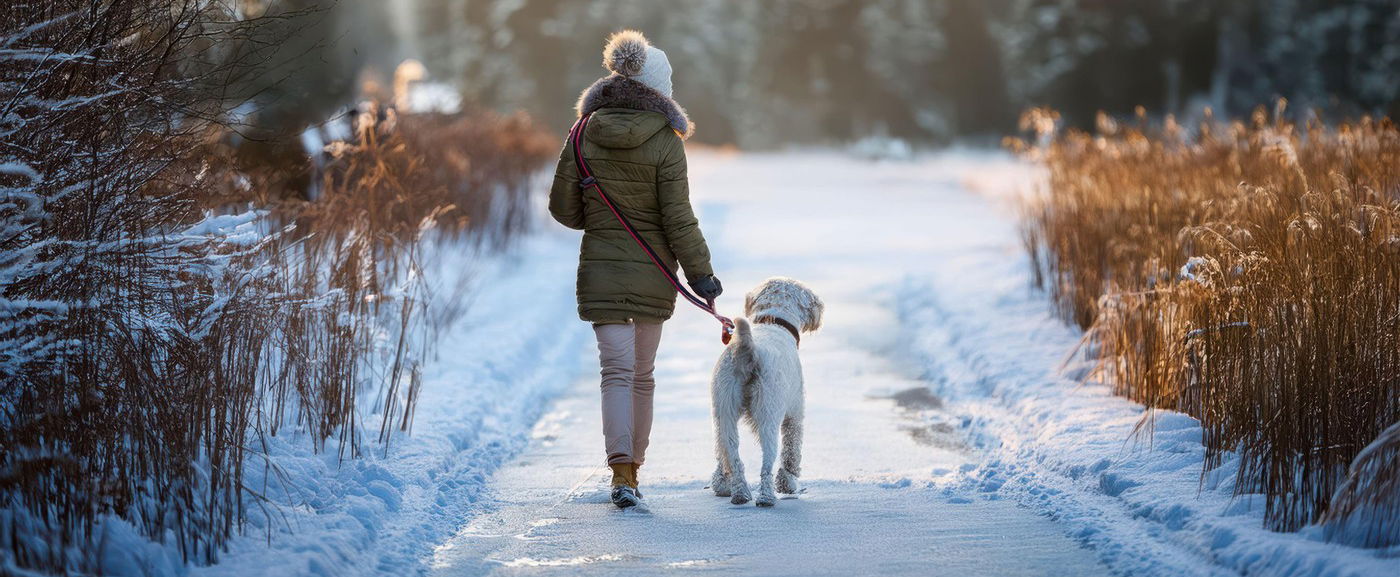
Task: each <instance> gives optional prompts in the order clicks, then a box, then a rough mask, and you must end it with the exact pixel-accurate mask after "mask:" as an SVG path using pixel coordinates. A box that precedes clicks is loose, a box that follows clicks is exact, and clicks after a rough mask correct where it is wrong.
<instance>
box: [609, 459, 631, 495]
mask: <svg viewBox="0 0 1400 577" xmlns="http://www.w3.org/2000/svg"><path fill="white" fill-rule="evenodd" d="M608 467H610V468H611V469H612V474H613V476H612V486H614V487H617V486H621V485H626V486H628V487H631V488H633V489H636V488H637V469H636V467H637V466H636V465H635V464H632V463H613V464H611V465H608Z"/></svg>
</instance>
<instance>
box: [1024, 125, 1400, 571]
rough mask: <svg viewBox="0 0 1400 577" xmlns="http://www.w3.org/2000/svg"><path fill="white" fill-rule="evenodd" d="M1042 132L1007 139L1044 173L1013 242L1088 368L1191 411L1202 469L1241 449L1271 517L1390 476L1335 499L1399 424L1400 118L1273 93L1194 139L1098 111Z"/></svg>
mask: <svg viewBox="0 0 1400 577" xmlns="http://www.w3.org/2000/svg"><path fill="white" fill-rule="evenodd" d="M1054 124H1055V117H1054V114H1053V112H1050V111H1044V110H1037V111H1032V112H1031V113H1028V115H1027V117H1026V119H1025V122H1024V123H1023V125H1024V126H1025V127H1027V128H1033V129H1036V130H1037V132H1038V137H1039V141H1038V142H1037V143H1035V144H1027V143H1024V142H1021V141H1013V142H1012V143H1011V145H1012V147H1013V148H1015V149H1017V150H1020V151H1021V152H1023V153H1025V154H1027V155H1029V156H1031V157H1032V158H1035V159H1038V160H1039V161H1041V162H1043V163H1044V165H1045V166H1046V167H1047V168H1048V169H1049V179H1048V182H1047V185H1046V186H1045V187H1044V189H1043V190H1042V191H1040V194H1038V195H1036V196H1034V197H1032V198H1031V200H1030V201H1029V202H1028V204H1027V206H1026V214H1025V225H1024V238H1025V242H1026V246H1027V249H1028V251H1029V252H1030V255H1031V257H1032V259H1033V262H1034V267H1035V272H1036V276H1037V279H1039V280H1040V282H1041V284H1042V286H1044V287H1045V288H1047V289H1048V291H1049V293H1050V295H1051V297H1052V300H1053V301H1054V303H1055V306H1056V307H1057V310H1058V311H1059V313H1060V315H1061V316H1062V317H1064V318H1065V319H1066V320H1068V321H1072V322H1075V323H1077V324H1078V325H1079V326H1081V327H1083V328H1085V329H1086V335H1085V338H1086V342H1091V343H1093V344H1094V345H1095V346H1093V347H1090V350H1092V351H1095V354H1097V355H1098V357H1099V360H1100V365H1099V371H1097V373H1096V374H1097V375H1099V376H1100V377H1102V378H1105V379H1106V380H1107V381H1108V382H1110V383H1111V384H1112V386H1113V387H1114V390H1115V391H1116V392H1117V393H1118V394H1121V395H1124V396H1127V397H1129V398H1131V399H1133V400H1135V401H1138V402H1141V403H1144V404H1145V405H1147V406H1148V407H1153V408H1166V409H1172V410H1177V411H1183V412H1185V413H1187V414H1190V415H1192V416H1194V417H1196V418H1198V419H1199V420H1200V421H1201V424H1202V426H1203V427H1204V429H1205V438H1204V442H1205V445H1206V449H1207V452H1206V455H1207V457H1206V458H1207V462H1206V468H1207V469H1213V468H1215V467H1217V466H1219V465H1220V464H1221V463H1222V460H1223V459H1225V458H1226V457H1227V456H1228V455H1232V454H1234V455H1238V456H1239V458H1240V466H1239V469H1238V474H1237V479H1236V484H1235V491H1236V493H1237V494H1247V493H1264V494H1267V495H1268V497H1269V498H1268V499H1267V500H1266V502H1267V505H1266V511H1265V517H1266V523H1267V525H1268V526H1269V527H1271V528H1273V529H1277V530H1294V529H1297V528H1299V527H1301V526H1303V525H1305V524H1308V523H1311V522H1313V521H1316V520H1317V519H1318V518H1319V517H1320V516H1321V515H1323V514H1324V513H1327V512H1329V507H1332V508H1333V509H1335V508H1336V507H1342V506H1346V507H1353V506H1355V505H1356V504H1364V503H1371V502H1380V501H1381V499H1380V498H1379V497H1376V495H1374V494H1373V493H1374V492H1376V491H1384V490H1385V489H1384V488H1385V487H1393V486H1394V483H1395V480H1396V478H1397V477H1400V470H1396V469H1395V468H1394V467H1385V468H1378V467H1374V466H1372V467H1371V468H1370V469H1368V470H1370V471H1371V472H1372V476H1370V477H1369V478H1366V479H1364V480H1362V481H1358V482H1353V483H1350V484H1349V485H1348V489H1347V491H1344V492H1342V493H1336V491H1337V489H1338V487H1339V483H1341V481H1342V480H1343V479H1345V478H1346V475H1347V470H1348V467H1349V466H1353V467H1355V466H1358V465H1359V464H1357V465H1354V461H1356V459H1357V456H1358V454H1360V453H1362V450H1363V448H1365V447H1367V446H1368V444H1371V443H1372V442H1373V441H1375V440H1376V439H1378V438H1379V437H1381V433H1382V431H1384V430H1386V428H1387V427H1391V426H1392V425H1393V424H1395V423H1396V422H1397V421H1400V130H1397V128H1396V127H1395V125H1394V124H1392V123H1391V121H1390V120H1388V119H1382V120H1374V119H1370V118H1365V119H1362V120H1361V121H1359V122H1355V123H1348V124H1341V125H1337V126H1325V125H1323V124H1322V123H1321V122H1317V121H1310V122H1308V123H1307V124H1305V125H1301V126H1300V125H1297V124H1294V123H1291V122H1288V121H1286V120H1284V119H1283V103H1282V102H1280V104H1279V106H1278V107H1277V109H1276V111H1275V112H1274V114H1273V115H1272V117H1271V115H1270V114H1269V113H1268V112H1267V111H1265V110H1263V109H1260V110H1258V111H1256V113H1255V114H1254V116H1253V118H1252V119H1251V121H1250V122H1248V123H1243V122H1234V123H1231V124H1229V125H1228V126H1221V125H1219V124H1217V123H1215V122H1214V121H1213V120H1212V119H1210V118H1209V114H1207V119H1206V121H1205V122H1203V123H1202V124H1201V125H1200V126H1199V127H1198V128H1197V129H1196V130H1195V131H1188V130H1186V129H1184V128H1183V127H1181V126H1179V125H1177V124H1176V123H1175V122H1174V121H1173V120H1172V119H1171V118H1170V117H1169V118H1168V119H1167V120H1166V121H1165V122H1164V123H1162V124H1161V125H1154V126H1149V124H1148V123H1147V122H1146V121H1145V120H1144V119H1143V117H1142V116H1141V115H1139V118H1138V120H1137V123H1136V125H1134V126H1120V125H1119V124H1118V123H1117V122H1115V121H1113V120H1112V119H1109V118H1107V117H1101V118H1100V121H1099V127H1098V130H1097V133H1095V134H1088V133H1084V132H1078V131H1070V132H1068V133H1064V134H1056V133H1054V132H1053V125H1054ZM1188 132H1190V133H1189V134H1188ZM1149 418H1150V413H1149ZM1148 423H1150V421H1149V420H1145V421H1144V424H1148ZM1149 428H1150V427H1149ZM1391 436H1392V437H1393V436H1394V435H1391ZM1397 451H1400V443H1395V442H1390V443H1387V444H1384V446H1379V447H1373V448H1372V449H1371V450H1370V451H1369V452H1368V453H1367V455H1368V462H1372V463H1379V462H1388V463H1392V464H1393V463H1395V462H1397V454H1398V453H1397ZM1334 494H1335V495H1336V497H1335V498H1334ZM1394 513H1395V511H1394V509H1393V508H1392V509H1391V510H1390V513H1388V514H1389V515H1392V516H1393V515H1394ZM1382 524H1383V523H1382V520H1381V519H1379V518H1377V519H1376V520H1374V522H1372V523H1371V526H1373V527H1380V526H1382ZM1389 526H1390V527H1394V526H1395V523H1394V519H1391V520H1390V521H1389ZM1396 537H1397V536H1396V535H1391V536H1390V537H1389V539H1390V540H1392V541H1394V540H1396ZM1366 540H1368V541H1369V542H1370V543H1372V544H1374V543H1377V542H1380V541H1384V540H1385V539H1383V538H1379V537H1378V538H1368V539H1366Z"/></svg>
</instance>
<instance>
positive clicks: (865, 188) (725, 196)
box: [430, 154, 1107, 577]
mask: <svg viewBox="0 0 1400 577" xmlns="http://www.w3.org/2000/svg"><path fill="white" fill-rule="evenodd" d="M945 159H946V157H945ZM988 162H990V163H991V165H990V166H991V168H994V169H1011V170H1015V169H1013V168H1012V167H1009V166H1008V165H1006V164H1004V162H1003V161H998V160H991V161H989V160H986V159H978V158H971V159H954V160H951V161H949V162H925V163H919V164H886V165H882V164H872V163H868V162H862V161H856V160H851V159H847V158H844V157H839V156H835V155H832V156H810V155H778V156H771V157H769V156H721V155H716V154H700V155H696V156H695V158H694V159H693V160H692V179H693V189H694V190H695V191H696V192H695V195H694V200H695V202H696V203H697V204H698V205H699V206H700V209H701V219H702V225H703V226H704V228H705V231H706V234H707V236H708V237H709V238H710V239H711V243H712V247H713V248H714V249H715V252H716V268H717V270H719V271H721V274H722V278H723V279H724V281H725V283H726V287H727V288H728V290H729V293H728V294H727V295H726V297H725V298H724V299H722V301H721V306H722V308H723V309H725V310H726V311H729V312H731V313H737V312H738V311H737V310H736V309H737V307H738V306H740V303H741V302H742V300H741V299H742V294H743V292H744V291H746V290H747V289H748V287H751V286H753V285H754V284H756V283H757V282H758V281H759V280H761V279H762V278H764V277H766V276H770V275H785V276H792V277H795V278H799V279H802V280H803V281H805V282H807V283H808V284H809V285H810V286H812V287H813V288H814V289H815V290H817V291H818V292H819V293H820V294H821V295H822V296H823V298H824V299H825V300H826V302H827V311H828V316H827V319H826V327H825V328H824V330H823V331H822V332H821V333H818V334H816V335H812V336H811V337H809V338H806V339H804V340H803V350H802V356H803V361H804V366H805V371H806V374H807V381H808V385H807V386H808V417H807V418H808V425H807V438H806V451H805V463H804V469H805V471H804V478H803V482H804V487H805V489H806V492H805V493H803V494H802V495H800V496H799V497H797V498H790V499H785V500H783V501H781V502H779V504H778V506H777V507H775V508H774V509H769V510H764V509H758V508H756V507H753V506H752V505H748V506H733V505H730V504H729V503H728V500H727V499H720V498H716V497H714V496H712V495H710V493H709V492H708V491H707V490H705V489H704V486H705V483H706V481H707V480H708V477H709V473H710V471H711V470H712V468H713V461H712V457H711V455H712V448H711V447H712V443H713V441H712V437H711V432H710V430H711V429H710V421H709V408H708V389H707V379H708V374H709V371H710V368H711V366H712V364H713V362H714V359H715V357H716V355H717V353H718V352H719V349H720V345H719V343H718V338H717V332H718V331H717V328H716V327H715V326H713V321H711V320H709V319H707V318H705V317H704V316H703V315H700V314H697V313H696V312H695V311H690V310H685V311H681V312H680V313H679V314H678V315H677V318H676V319H674V320H673V321H672V322H670V323H668V324H667V325H666V334H665V336H664V339H663V342H662V348H661V358H660V360H659V366H658V371H657V382H658V388H657V414H656V425H655V431H654V433H653V438H652V448H651V450H650V452H649V459H648V464H647V466H646V467H645V468H644V469H643V471H642V482H643V491H644V493H645V495H646V500H647V502H648V503H649V505H650V508H651V511H652V512H651V514H649V515H647V514H639V513H636V512H631V511H628V512H622V511H618V510H616V509H615V508H613V507H612V506H611V505H609V504H607V496H606V486H605V485H606V481H607V475H606V474H605V473H606V471H605V467H603V466H602V465H601V462H602V454H601V448H600V445H601V433H600V431H601V427H600V425H599V423H598V421H599V415H598V412H599V411H598V408H597V400H596V398H597V384H596V374H595V373H594V371H596V368H595V364H594V363H595V361H594V358H593V355H594V350H593V348H592V346H591V343H589V344H588V345H586V346H584V347H581V348H580V349H579V351H578V357H577V359H576V362H577V363H578V371H579V373H578V374H580V375H582V376H581V377H580V378H579V379H578V380H577V382H576V383H575V384H574V385H573V386H572V387H571V388H570V389H569V391H568V392H567V393H566V394H565V395H563V396H562V397H561V398H560V399H558V400H557V401H556V403H555V404H554V405H553V406H552V408H550V409H549V412H548V413H547V414H546V415H545V416H544V417H543V418H542V419H541V421H540V423H539V424H538V425H537V426H536V427H535V431H534V434H533V439H532V441H531V443H530V446H529V448H528V449H527V450H526V451H525V452H524V454H522V455H521V456H520V457H518V458H517V459H516V460H514V461H513V462H511V463H508V464H506V465H505V466H504V467H503V468H502V469H501V470H500V471H499V472H498V473H497V474H496V475H495V477H494V479H493V481H492V484H491V486H490V487H489V488H488V489H487V491H486V493H485V495H486V500H485V503H486V504H485V505H484V506H483V509H482V510H481V511H480V513H479V514H478V515H477V516H476V517H475V518H473V519H472V520H471V522H470V523H469V524H468V525H467V526H466V527H465V528H463V529H462V530H461V531H459V532H458V533H457V534H456V535H455V536H453V537H451V538H450V539H448V540H446V541H445V542H443V543H442V544H440V545H439V546H438V547H437V549H436V552H435V554H434V555H433V558H432V560H431V561H430V563H431V569H430V573H431V574H433V575H437V576H441V577H456V576H468V575H484V574H495V575H514V574H571V575H572V574H608V575H613V574H627V575H656V574H660V573H662V572H672V571H685V572H690V571H698V572H722V573H725V574H754V575H853V574H887V575H1096V574H1106V573H1107V569H1106V568H1105V567H1104V566H1102V565H1101V564H1100V562H1099V561H1098V559H1097V557H1096V556H1095V555H1094V554H1093V552H1091V551H1089V550H1086V549H1083V548H1081V546H1080V545H1079V542H1078V541H1076V540H1075V539H1071V538H1070V537H1068V536H1066V534H1065V529H1064V528H1063V527H1062V526H1061V525H1059V524H1057V523H1056V522H1054V521H1052V520H1050V519H1049V518H1047V517H1045V516H1042V515H1041V514H1039V513H1038V512H1036V511H1034V510H1032V509H1029V508H1024V507H1021V506H1019V505H1017V504H1016V503H1015V502H1013V501H1011V500H1002V499H998V498H995V497H993V498H988V496H987V495H982V494H979V492H981V491H982V490H981V488H979V487H965V488H950V487H949V486H948V484H945V483H937V482H936V481H937V480H938V479H946V478H953V477H957V475H956V474H954V473H956V472H958V471H972V470H976V469H978V468H979V466H980V461H981V460H982V459H984V458H985V454H986V451H982V450H975V449H973V448H970V447H968V446H966V445H965V444H964V441H963V439H964V438H965V435H964V431H963V430H962V427H961V426H959V423H958V422H957V420H958V419H959V418H961V417H957V416H954V415H953V414H950V413H947V412H944V410H943V405H944V401H943V400H941V399H939V398H937V397H935V396H933V395H932V394H931V393H930V392H929V389H928V388H926V387H925V385H924V383H923V382H922V381H921V380H919V379H918V378H917V377H920V376H923V374H922V373H918V372H914V371H913V370H911V367H912V366H913V365H912V364H904V363H901V362H900V361H899V360H898V359H899V358H900V356H901V352H902V351H904V350H905V347H903V345H902V344H901V343H899V342H898V336H899V335H900V334H901V330H902V328H901V327H902V322H901V319H900V318H897V317H896V315H895V311H896V310H898V307H897V303H896V298H897V297H899V296H900V290H901V287H902V286H904V285H905V284H906V282H905V281H906V279H907V277H908V276H909V274H910V273H911V271H922V270H927V269H931V268H938V267H939V263H946V262H948V261H949V260H950V259H951V258H952V257H953V256H954V255H958V254H966V253H968V252H969V251H971V252H977V251H1011V250H1014V242H1012V241H1014V236H1012V237H1010V238H1008V234H1009V233H1010V232H1011V229H1010V228H1009V225H1007V224H1006V222H1008V221H1009V217H1008V215H1006V214H1003V213H999V212H998V211H997V209H995V208H994V207H993V205H994V203H993V202H989V200H988V199H987V198H986V197H984V196H980V195H978V194H975V193H973V192H970V191H969V190H967V187H966V184H967V183H965V182H963V181H962V180H961V178H962V177H961V175H962V174H964V173H965V172H964V171H967V170H969V169H976V168H978V167H977V166H975V165H976V164H977V163H988ZM969 163H971V164H972V166H970V165H969ZM814 166H816V167H821V169H820V170H816V171H814V170H813V167H814ZM983 168H984V170H985V168H986V167H983ZM993 173H994V174H995V172H993ZM992 256H994V257H995V258H998V259H1003V260H1012V259H1014V256H1015V255H1014V254H1007V255H1004V256H1003V255H992ZM559 280H560V281H561V282H567V281H569V280H571V278H565V279H559ZM920 370H922V369H920ZM979 445H985V443H979ZM744 450H745V458H746V460H747V461H748V462H750V463H753V462H755V460H756V447H755V443H754V442H753V441H752V438H751V436H746V437H745V445H744ZM751 480H752V479H751Z"/></svg>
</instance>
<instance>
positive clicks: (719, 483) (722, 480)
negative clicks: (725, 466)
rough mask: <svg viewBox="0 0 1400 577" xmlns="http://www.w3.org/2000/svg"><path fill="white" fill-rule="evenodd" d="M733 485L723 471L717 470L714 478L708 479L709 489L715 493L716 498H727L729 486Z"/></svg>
mask: <svg viewBox="0 0 1400 577" xmlns="http://www.w3.org/2000/svg"><path fill="white" fill-rule="evenodd" d="M733 483H734V482H733V481H731V480H730V479H729V477H728V476H727V475H725V474H724V472H723V471H718V470H717V471H715V474H714V476H713V477H710V487H709V488H710V489H711V490H713V491H714V492H715V496H716V497H728V496H729V494H730V491H729V486H730V485H732V484H733Z"/></svg>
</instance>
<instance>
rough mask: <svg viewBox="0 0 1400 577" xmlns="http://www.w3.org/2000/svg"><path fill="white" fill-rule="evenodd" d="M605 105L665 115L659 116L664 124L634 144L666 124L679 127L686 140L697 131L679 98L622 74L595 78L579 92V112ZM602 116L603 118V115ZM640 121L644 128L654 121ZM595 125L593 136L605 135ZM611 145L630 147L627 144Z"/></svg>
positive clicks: (576, 109) (590, 112) (591, 110)
mask: <svg viewBox="0 0 1400 577" xmlns="http://www.w3.org/2000/svg"><path fill="white" fill-rule="evenodd" d="M603 108H625V109H627V110H636V111H641V112H655V113H657V114H660V115H661V117H662V118H660V119H657V120H659V121H662V122H660V126H658V127H656V128H655V129H653V130H652V131H651V132H650V133H648V134H646V136H645V137H643V138H642V140H641V141H638V142H637V143H636V144H634V145H633V146H636V145H637V144H641V143H642V142H645V141H646V139H647V138H650V137H651V135H652V134H655V133H656V130H660V129H661V128H662V127H666V126H669V127H670V128H671V129H672V130H675V131H676V133H677V134H679V135H680V136H681V139H682V140H684V139H688V138H690V135H691V134H694V133H695V124H693V123H691V122H690V117H689V116H686V113H685V109H684V108H681V105H679V104H677V103H676V101H675V100H672V99H670V98H667V97H665V96H663V95H662V94H661V93H660V92H657V91H656V90H655V89H653V88H651V87H649V86H647V85H645V84H642V83H641V82H637V81H636V80H632V79H630V78H627V77H626V76H623V75H621V74H612V75H610V76H605V77H603V78H600V79H598V81H597V82H594V83H593V85H592V86H589V87H588V89H587V90H584V91H583V94H580V95H579V97H578V104H576V105H575V107H574V110H575V111H576V112H577V113H578V116H580V117H582V116H583V115H585V114H592V113H594V112H596V111H598V110H600V109H603ZM609 116H612V115H609ZM630 116H635V117H638V118H645V117H649V116H651V115H649V114H638V115H630ZM599 119H600V120H601V118H599ZM608 124H610V125H611V124H613V123H612V122H609V123H608ZM637 124H638V125H639V126H637V127H636V128H637V129H641V128H643V127H642V126H640V125H642V124H650V123H649V122H643V121H641V120H638V121H637ZM593 126H594V125H593V124H591V123H590V125H589V136H590V137H596V138H604V136H603V135H602V134H598V133H597V132H596V129H594V128H593ZM599 144H601V145H603V146H610V145H609V144H607V142H604V141H599ZM610 147H612V148H630V147H627V146H610Z"/></svg>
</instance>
